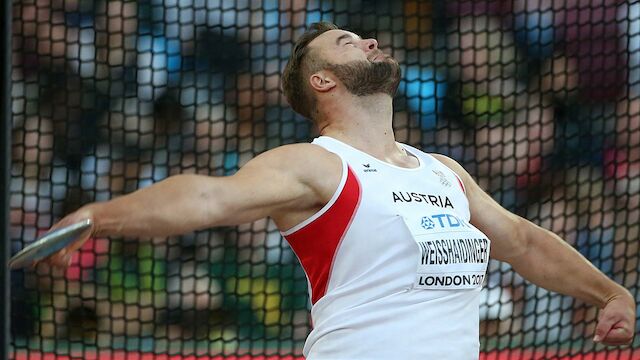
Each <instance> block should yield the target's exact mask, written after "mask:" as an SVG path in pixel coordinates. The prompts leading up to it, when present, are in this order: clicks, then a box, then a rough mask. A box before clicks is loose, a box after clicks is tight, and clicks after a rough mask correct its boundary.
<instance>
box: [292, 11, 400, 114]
mask: <svg viewBox="0 0 640 360" xmlns="http://www.w3.org/2000/svg"><path fill="white" fill-rule="evenodd" d="M399 83H400V66H399V65H398V62H397V61H395V60H394V59H393V58H392V57H391V56H389V55H386V54H384V53H383V52H382V51H381V50H380V49H378V42H377V41H376V40H375V39H362V38H360V37H359V36H358V35H356V34H354V33H352V32H349V31H345V30H342V29H339V28H338V27H337V26H336V25H334V24H331V23H326V22H321V23H315V24H312V25H311V26H310V27H309V29H308V30H307V31H306V32H305V33H304V34H303V35H302V36H301V37H300V38H299V39H298V41H297V42H296V43H295V45H294V47H293V51H292V52H291V56H290V58H289V62H288V63H287V66H286V67H285V69H284V73H283V75H282V87H283V90H284V94H285V96H286V97H287V100H288V101H289V104H290V105H291V107H292V108H293V110H295V111H296V112H298V113H300V114H301V115H303V116H305V117H308V118H314V117H315V115H316V114H317V108H316V100H317V95H318V93H326V92H329V91H331V90H333V89H335V88H337V87H340V86H342V87H344V88H345V89H346V90H347V91H348V92H350V93H351V94H353V95H356V96H367V95H372V94H377V93H384V94H388V95H389V96H393V95H394V94H395V92H396V90H397V88H398V84H399Z"/></svg>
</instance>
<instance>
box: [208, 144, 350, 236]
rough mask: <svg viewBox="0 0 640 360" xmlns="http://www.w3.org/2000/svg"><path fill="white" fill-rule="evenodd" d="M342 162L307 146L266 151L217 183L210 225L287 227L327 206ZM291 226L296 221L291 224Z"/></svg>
mask: <svg viewBox="0 0 640 360" xmlns="http://www.w3.org/2000/svg"><path fill="white" fill-rule="evenodd" d="M341 169H342V162H341V160H340V159H339V158H338V157H337V156H336V155H335V154H331V153H329V152H328V151H326V150H324V149H322V148H320V147H319V146H316V145H312V144H295V145H285V146H281V147H279V148H276V149H273V150H270V151H267V152H266V153H263V154H261V155H259V156H257V157H256V158H254V159H252V160H251V161H249V162H248V163H247V164H246V165H244V166H243V167H242V168H241V169H240V170H239V171H238V172H237V173H236V174H235V175H233V176H229V177H224V178H216V184H215V189H214V190H213V191H212V196H211V198H212V200H213V201H212V202H211V203H210V204H211V206H212V208H213V212H215V214H216V216H214V218H216V219H217V222H216V224H215V225H237V224H242V223H247V222H251V221H254V220H258V219H261V218H264V217H267V216H269V217H272V218H274V220H276V222H279V220H280V222H282V223H287V220H292V219H293V220H295V219H297V218H296V217H295V216H293V217H292V216H291V214H306V213H308V212H309V211H312V210H313V209H315V208H319V206H321V205H322V204H324V203H326V201H328V200H329V199H330V198H331V196H332V194H333V191H334V190H335V189H336V187H337V186H338V183H339V181H340V173H341ZM294 222H295V221H294Z"/></svg>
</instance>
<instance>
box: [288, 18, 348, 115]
mask: <svg viewBox="0 0 640 360" xmlns="http://www.w3.org/2000/svg"><path fill="white" fill-rule="evenodd" d="M336 29H339V27H338V26H336V25H335V24H332V23H329V22H317V23H313V24H311V25H310V26H309V28H307V30H306V31H305V32H304V34H302V36H300V38H299V39H298V40H297V41H296V43H295V44H294V46H293V50H292V51H291V56H289V62H287V65H286V66H285V68H284V72H283V73H282V90H283V91H284V96H285V97H286V98H287V101H288V102H289V105H291V108H293V110H294V111H295V112H297V113H298V114H300V115H302V116H304V117H307V118H309V119H312V118H313V116H312V114H313V113H314V112H315V108H316V99H315V95H314V94H313V93H312V92H311V89H310V88H309V85H308V84H307V79H306V77H307V76H308V75H309V74H310V73H312V72H314V71H317V70H320V66H321V65H320V64H321V62H317V61H313V60H311V61H310V59H305V57H307V55H308V54H309V47H308V45H309V43H310V42H311V41H313V39H315V38H317V37H318V36H320V35H322V34H323V33H325V32H327V31H329V30H336Z"/></svg>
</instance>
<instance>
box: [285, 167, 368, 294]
mask: <svg viewBox="0 0 640 360" xmlns="http://www.w3.org/2000/svg"><path fill="white" fill-rule="evenodd" d="M361 191H362V190H361V188H360V183H359V182H358V179H357V178H356V176H355V174H354V173H353V171H352V170H351V168H348V173H347V181H346V183H345V185H344V187H343V189H342V191H341V192H340V195H339V196H338V199H337V200H336V202H335V203H333V205H332V206H331V207H330V208H329V209H328V210H327V211H326V212H325V213H324V214H322V215H320V217H318V218H317V219H315V220H314V221H312V222H311V223H309V224H307V225H305V226H304V227H303V228H302V229H299V230H297V231H296V232H294V233H293V234H290V235H287V236H286V239H287V241H288V242H289V244H290V245H291V248H292V249H293V251H294V252H295V253H296V255H297V256H298V259H300V263H301V264H302V267H303V268H304V271H305V272H306V273H307V277H308V278H309V282H310V283H311V303H312V304H315V303H316V301H318V300H319V299H320V298H321V297H322V296H324V294H325V293H326V291H327V284H328V283H329V275H330V273H331V268H332V265H333V261H334V258H335V255H336V251H337V250H338V246H339V245H340V241H341V240H342V238H343V237H344V234H345V233H346V232H347V229H348V228H349V225H350V224H351V221H352V220H353V216H354V215H355V213H356V209H357V208H358V204H359V203H360V194H361Z"/></svg>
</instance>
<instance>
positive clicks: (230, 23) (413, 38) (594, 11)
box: [2, 0, 640, 359]
mask: <svg viewBox="0 0 640 360" xmlns="http://www.w3.org/2000/svg"><path fill="white" fill-rule="evenodd" d="M320 20H324V21H331V22H334V23H336V24H338V25H339V26H342V27H345V28H346V29H349V30H352V31H354V32H356V33H358V34H360V35H362V36H363V37H375V38H376V39H377V40H378V42H379V46H380V48H382V49H383V50H384V51H385V52H388V53H391V54H392V55H393V56H394V57H395V58H396V59H398V60H399V62H400V63H401V65H402V71H403V80H402V82H401V84H400V88H399V91H398V95H397V96H396V98H395V100H394V102H395V108H394V111H395V113H394V117H395V120H394V126H395V130H396V136H397V140H398V141H401V142H405V143H408V144H411V145H413V146H416V147H418V148H421V149H423V150H425V151H428V152H439V153H443V154H446V155H449V156H451V157H453V158H454V159H456V160H458V161H459V162H461V163H462V164H463V165H464V166H465V168H466V169H467V170H468V171H470V172H471V173H472V175H473V176H474V177H475V178H476V179H477V180H478V182H479V183H480V184H481V185H482V186H483V187H484V188H485V189H486V190H487V191H488V192H490V193H491V195H492V196H493V197H494V198H495V199H496V200H498V201H499V202H500V203H501V204H502V205H503V206H505V207H506V208H508V209H509V210H511V211H513V212H515V213H517V214H520V215H522V216H525V217H527V218H528V219H530V220H532V221H533V222H535V223H537V224H540V225H541V226H543V227H545V228H548V229H551V230H553V231H554V232H556V233H557V234H559V235H560V236H562V237H563V238H564V239H565V240H566V241H567V242H568V243H570V244H571V245H573V246H574V247H575V248H576V249H578V250H579V251H580V252H581V253H582V254H583V255H584V256H585V257H587V258H588V259H589V260H590V261H592V262H593V263H594V264H595V265H596V266H597V267H598V268H599V269H600V270H602V271H603V272H604V273H605V274H607V275H608V276H610V277H611V278H613V279H615V280H616V281H617V282H619V283H621V284H623V285H625V286H626V287H627V288H629V289H630V291H631V292H632V294H634V296H635V297H636V299H637V300H640V293H639V289H638V287H639V285H638V284H639V281H638V270H639V263H638V256H639V255H638V254H640V249H639V248H638V239H639V238H640V236H639V225H638V219H639V218H640V214H639V208H640V207H639V203H640V195H639V193H640V180H639V179H640V3H638V2H636V1H619V0H599V1H595V0H585V1H569V0H566V1H551V0H533V1H531V0H529V1H525V0H513V1H506V0H505V1H502V0H492V1H487V0H482V1H465V0H450V1H444V0H440V1H415V0H405V1H393V2H387V1H375V0H335V1H314V0H309V1H303V0H286V1H275V0H262V1H260V0H255V1H253V0H252V1H249V0H240V1H228V0H140V1H124V0H109V1H107V0H93V1H89V0H24V1H20V0H13V19H12V21H13V48H12V49H3V50H2V51H11V52H12V55H13V69H12V77H13V84H12V94H11V96H12V114H13V133H12V154H11V156H12V160H13V165H12V170H11V171H12V173H11V197H10V218H11V240H10V241H11V248H12V251H13V252H14V253H15V252H17V251H18V250H20V249H22V248H23V247H24V246H26V245H28V244H30V243H31V242H33V241H34V240H35V239H36V238H37V236H38V235H40V234H42V233H43V232H45V231H46V230H47V229H48V228H49V227H50V226H51V225H52V223H53V222H55V221H56V220H57V219H59V218H60V217H62V216H63V215H64V214H66V213H69V212H70V211H73V210H74V209H76V208H78V207H79V206H81V205H82V204H86V203H88V202H92V201H102V200H107V199H110V198H112V197H114V196H118V195H122V194H126V193H129V192H132V191H134V190H136V189H139V188H142V187H145V186H148V185H150V184H153V183H154V182H157V181H159V180H162V179H164V178H166V177H168V176H170V175H173V174H178V173H197V174H205V175H216V176H222V175H230V174H233V173H234V172H235V171H236V170H237V169H238V168H239V167H240V166H242V165H243V164H245V163H246V162H247V161H248V160H249V159H251V158H253V157H254V156H255V155H256V154H258V153H260V152H263V151H265V150H268V149H271V148H274V147H276V146H279V145H282V144H287V143H293V142H306V141H309V140H310V139H312V138H313V137H315V136H316V131H315V130H314V129H313V128H312V127H311V126H310V124H309V122H308V121H307V120H305V119H303V118H301V117H300V116H298V115H296V114H295V113H294V112H293V111H292V110H291V109H290V108H289V107H288V106H287V104H286V101H285V99H284V97H283V95H282V92H281V90H280V73H281V70H282V68H283V67H284V65H285V63H286V60H287V58H288V55H289V53H290V51H291V48H292V42H293V40H295V39H296V38H297V37H298V36H299V35H300V34H301V33H302V32H303V31H304V29H305V26H306V25H308V24H310V23H312V22H316V21H320ZM265 181H269V180H267V179H265ZM177 216H179V215H178V214H177ZM11 280H12V283H11V291H12V295H11V303H12V311H11V324H12V325H11V326H12V327H11V329H12V339H11V345H12V348H13V350H12V352H11V353H10V356H11V357H13V358H25V359H26V358H39V356H44V355H46V354H57V355H59V356H71V357H74V356H77V357H78V358H102V357H101V356H103V354H111V355H109V356H114V354H128V353H137V354H140V353H142V354H151V355H153V354H165V355H167V356H174V355H175V356H176V357H175V358H176V359H177V358H180V357H187V356H194V355H195V356H218V355H220V356H224V357H229V358H231V357H232V356H240V357H242V356H263V357H271V356H273V358H277V357H279V356H283V357H286V356H289V357H291V358H293V357H299V356H301V349H302V345H303V342H304V339H305V337H306V335H307V334H308V332H309V331H310V319H309V305H308V303H309V301H308V297H307V282H306V278H305V274H304V272H303V271H302V270H301V268H300V266H299V264H298V262H297V260H296V257H295V255H294V254H293V253H292V251H291V250H290V248H289V247H288V245H287V244H286V243H285V242H284V240H283V239H282V237H281V236H280V233H279V232H278V230H277V229H276V227H275V225H274V223H273V222H272V221H270V220H261V221H257V222H255V223H251V224H246V225H242V226H238V227H229V228H217V229H212V230H208V231H202V232H197V233H193V234H188V235H185V236H181V237H175V238H169V239H142V240H138V239H118V238H112V239H100V238H97V239H92V240H90V241H89V242H88V243H87V245H86V246H85V247H83V249H82V250H81V251H80V252H79V254H78V256H76V257H75V258H74V262H73V264H72V266H71V267H70V268H69V269H67V270H64V271H63V270H55V269H46V268H44V267H40V268H38V269H27V270H23V271H14V272H12V274H11ZM482 296H483V301H482V306H481V328H480V330H481V350H482V352H483V355H482V356H483V358H487V359H488V358H492V356H495V357H493V358H496V359H497V358H498V356H505V357H500V358H501V359H503V358H504V359H507V358H509V359H533V358H536V359H543V358H544V359H551V358H563V359H565V358H567V359H568V358H578V357H574V356H585V355H587V354H591V353H595V352H600V353H602V354H605V356H606V358H611V359H613V358H616V359H623V358H624V359H627V358H628V359H631V358H632V357H634V356H640V353H639V352H638V351H635V352H633V351H634V350H633V349H634V348H635V349H637V348H639V347H640V343H638V341H636V343H635V345H634V346H635V347H632V349H626V350H612V349H609V350H606V349H604V348H602V347H601V346H597V345H595V344H594V343H593V342H591V340H590V339H591V337H592V334H593V330H594V326H595V321H596V316H597V315H596V311H595V310H594V309H593V308H592V307H590V306H587V305H585V304H583V303H581V302H579V301H577V300H573V299H571V298H568V297H565V296H561V295H557V294H553V293H550V292H548V291H545V290H543V289H540V288H537V287H536V286H534V285H532V284H530V283H528V282H527V281H525V280H523V279H522V278H521V277H520V276H519V275H517V274H516V273H514V272H513V271H512V270H511V268H510V267H509V266H508V265H507V264H503V263H499V262H492V263H491V265H490V269H489V277H488V282H487V284H486V288H485V289H484V290H483V292H482ZM562 356H566V357H562ZM114 358H117V356H115V357H114ZM149 358H152V357H149ZM246 358H248V357H246ZM580 358H583V357H580ZM585 358H586V357H585ZM602 358H603V359H604V358H605V357H602Z"/></svg>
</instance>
